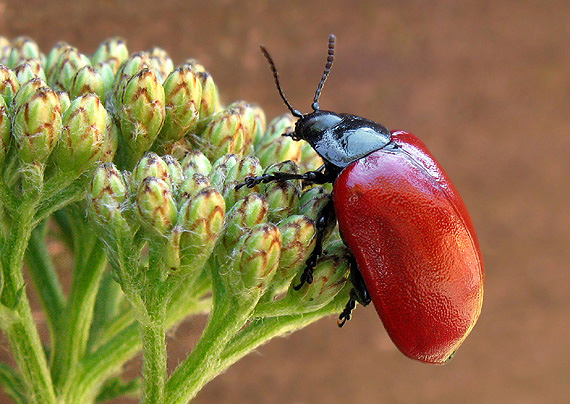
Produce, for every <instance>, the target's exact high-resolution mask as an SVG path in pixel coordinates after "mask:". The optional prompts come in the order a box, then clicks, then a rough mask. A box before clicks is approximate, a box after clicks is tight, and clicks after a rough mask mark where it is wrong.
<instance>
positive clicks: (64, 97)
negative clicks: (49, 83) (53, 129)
mask: <svg viewBox="0 0 570 404" xmlns="http://www.w3.org/2000/svg"><path fill="white" fill-rule="evenodd" d="M55 94H56V95H57V98H59V103H60V104H61V113H62V114H65V111H67V108H69V106H70V105H71V99H70V98H69V93H68V92H67V91H56V92H55Z"/></svg>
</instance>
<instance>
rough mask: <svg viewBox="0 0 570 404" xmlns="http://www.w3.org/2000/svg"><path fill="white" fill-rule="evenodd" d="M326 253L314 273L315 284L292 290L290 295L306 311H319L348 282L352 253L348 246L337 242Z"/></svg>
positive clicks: (327, 247) (329, 246) (327, 248)
mask: <svg viewBox="0 0 570 404" xmlns="http://www.w3.org/2000/svg"><path fill="white" fill-rule="evenodd" d="M325 251H326V252H327V254H326V255H325V256H322V257H321V258H320V259H319V261H318V263H317V266H316V267H315V269H314V271H313V282H312V283H311V284H310V285H309V284H304V285H303V286H302V287H301V289H300V290H298V291H296V290H294V291H293V290H291V291H290V293H289V295H288V298H290V297H293V298H294V299H295V300H297V301H298V304H299V306H302V307H304V308H305V309H310V310H318V309H319V308H321V307H323V306H324V305H326V304H327V303H329V302H330V301H331V300H332V299H334V297H335V296H336V295H337V294H338V293H339V292H340V291H341V290H342V289H343V288H344V287H345V285H346V284H347V282H348V274H349V270H350V259H349V257H350V255H349V254H350V253H349V252H348V249H347V248H346V246H344V244H343V243H342V241H340V240H337V241H335V242H332V243H331V244H329V245H328V246H326V248H325ZM297 281H299V280H297ZM299 282H300V281H299ZM293 283H294V284H296V283H295V282H293Z"/></svg>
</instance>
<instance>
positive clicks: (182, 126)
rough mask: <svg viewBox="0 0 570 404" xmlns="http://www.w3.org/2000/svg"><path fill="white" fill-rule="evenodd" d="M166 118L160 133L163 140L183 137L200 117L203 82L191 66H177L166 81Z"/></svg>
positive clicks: (168, 140) (174, 139)
mask: <svg viewBox="0 0 570 404" xmlns="http://www.w3.org/2000/svg"><path fill="white" fill-rule="evenodd" d="M164 92H165V102H166V118H165V121H164V126H163V127H162V130H161V132H160V135H159V139H160V140H161V141H162V142H172V141H176V140H179V139H181V138H182V137H183V136H184V135H185V134H186V133H188V132H190V131H192V130H193V129H194V127H195V126H196V124H197V123H198V119H199V111H200V101H201V99H202V84H201V83H200V81H199V80H198V77H197V76H196V74H195V73H194V72H193V71H192V70H191V69H190V68H181V67H179V68H177V69H176V70H174V71H173V72H172V73H170V74H169V75H168V77H167V78H166V80H165V81H164Z"/></svg>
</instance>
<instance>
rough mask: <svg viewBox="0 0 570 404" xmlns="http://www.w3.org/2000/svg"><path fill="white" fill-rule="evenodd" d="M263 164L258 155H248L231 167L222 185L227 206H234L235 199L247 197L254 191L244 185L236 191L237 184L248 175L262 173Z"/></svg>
mask: <svg viewBox="0 0 570 404" xmlns="http://www.w3.org/2000/svg"><path fill="white" fill-rule="evenodd" d="M261 171H262V169H261V164H260V163H259V160H258V159H257V157H253V156H247V157H246V158H244V159H242V160H240V161H239V162H238V163H237V164H235V165H232V166H231V167H229V170H228V172H227V175H226V178H225V179H224V182H223V185H222V195H224V198H225V200H226V206H228V207H229V206H232V205H233V204H234V203H235V201H237V200H238V199H241V198H245V197H246V196H247V195H248V194H250V193H251V192H252V189H251V188H247V187H242V188H240V189H239V190H237V191H236V189H235V188H236V185H237V184H239V183H241V182H242V181H243V180H244V178H246V177H255V176H257V175H260V174H261Z"/></svg>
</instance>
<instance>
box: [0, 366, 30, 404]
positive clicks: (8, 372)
mask: <svg viewBox="0 0 570 404" xmlns="http://www.w3.org/2000/svg"><path fill="white" fill-rule="evenodd" d="M0 385H2V387H3V389H4V391H5V392H6V393H7V394H8V395H9V396H10V397H12V399H13V400H14V402H15V403H16V404H26V397H25V396H24V394H23V391H22V387H23V383H22V380H21V379H20V377H19V376H18V375H17V374H16V372H14V370H13V369H12V368H11V367H9V366H8V365H6V364H5V363H0Z"/></svg>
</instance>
